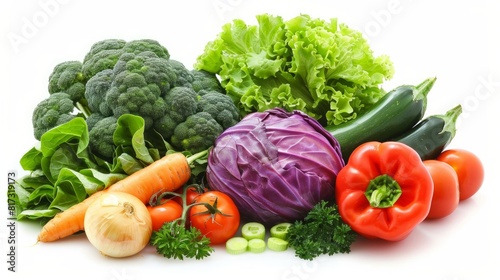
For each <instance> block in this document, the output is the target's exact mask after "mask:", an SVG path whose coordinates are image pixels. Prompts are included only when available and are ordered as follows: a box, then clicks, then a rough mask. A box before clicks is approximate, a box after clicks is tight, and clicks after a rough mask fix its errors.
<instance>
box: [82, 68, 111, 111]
mask: <svg viewBox="0 0 500 280" xmlns="http://www.w3.org/2000/svg"><path fill="white" fill-rule="evenodd" d="M112 81H113V70H111V69H106V70H103V71H101V72H99V73H97V74H96V75H95V76H93V77H92V78H90V79H89V80H88V81H87V84H86V85H85V99H87V106H88V107H89V109H90V111H91V112H93V113H94V114H96V113H99V114H101V115H103V116H111V115H113V111H112V110H111V108H110V107H109V106H108V104H107V103H106V102H104V100H105V98H106V93H107V92H108V90H109V88H110V87H111V82H112Z"/></svg>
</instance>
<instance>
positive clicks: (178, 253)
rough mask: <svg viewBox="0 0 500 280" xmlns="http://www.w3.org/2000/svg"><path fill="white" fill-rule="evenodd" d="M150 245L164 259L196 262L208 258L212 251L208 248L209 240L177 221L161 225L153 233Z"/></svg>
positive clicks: (197, 231)
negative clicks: (192, 260) (191, 259)
mask: <svg viewBox="0 0 500 280" xmlns="http://www.w3.org/2000/svg"><path fill="white" fill-rule="evenodd" d="M150 243H151V245H153V246H155V247H156V251H157V252H158V253H159V254H161V255H163V256H164V257H166V258H169V259H170V258H174V259H180V260H183V259H184V257H187V258H196V259H197V260H199V259H203V258H205V257H208V256H210V254H211V253H212V252H213V251H214V249H213V248H212V247H211V246H210V239H209V238H207V237H206V236H203V235H202V234H201V232H200V231H199V230H198V229H197V228H195V227H189V228H187V227H186V226H185V225H184V224H183V223H180V222H179V221H173V222H169V223H165V224H163V226H162V227H161V228H160V229H159V230H158V231H154V232H153V234H152V236H151V240H150Z"/></svg>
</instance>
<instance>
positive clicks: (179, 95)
mask: <svg viewBox="0 0 500 280" xmlns="http://www.w3.org/2000/svg"><path fill="white" fill-rule="evenodd" d="M197 103H198V95H197V94H196V92H195V91H194V90H193V89H192V88H188V87H174V88H172V89H171V90H170V91H169V92H168V93H167V94H166V95H165V105H166V108H167V114H169V115H170V116H171V117H172V119H173V120H174V121H176V122H177V123H180V122H183V121H185V120H186V118H187V117H189V116H191V115H193V114H195V113H196V112H197V108H198V106H197Z"/></svg>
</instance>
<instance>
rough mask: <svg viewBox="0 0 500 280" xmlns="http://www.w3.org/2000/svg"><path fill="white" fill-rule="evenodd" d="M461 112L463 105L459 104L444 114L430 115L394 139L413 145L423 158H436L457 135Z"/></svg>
mask: <svg viewBox="0 0 500 280" xmlns="http://www.w3.org/2000/svg"><path fill="white" fill-rule="evenodd" d="M461 113H462V106H460V105H458V106H456V107H454V108H453V109H451V110H449V111H447V112H446V113H445V114H444V115H433V116H429V117H427V118H425V119H423V120H422V121H420V122H419V123H418V124H417V125H416V126H414V127H413V128H412V129H410V130H409V131H407V132H405V133H403V134H402V135H400V136H398V137H396V138H394V139H392V140H394V141H398V142H401V143H404V144H406V145H408V146H410V147H412V148H413V149H414V150H415V151H417V153H418V154H419V155H420V158H421V159H422V160H428V159H436V158H437V157H438V156H439V154H440V153H441V152H442V151H443V150H444V148H446V146H448V144H450V142H451V140H452V139H453V138H454V137H455V133H456V121H457V119H458V116H459V115H460V114H461Z"/></svg>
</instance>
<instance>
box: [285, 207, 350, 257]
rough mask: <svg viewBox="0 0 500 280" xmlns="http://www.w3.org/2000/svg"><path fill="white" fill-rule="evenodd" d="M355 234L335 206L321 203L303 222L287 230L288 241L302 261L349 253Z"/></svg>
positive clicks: (294, 224)
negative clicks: (325, 255)
mask: <svg viewBox="0 0 500 280" xmlns="http://www.w3.org/2000/svg"><path fill="white" fill-rule="evenodd" d="M355 237H356V234H355V232H354V231H352V229H351V228H350V227H349V225H347V224H345V223H344V222H343V221H342V218H341V217H340V214H339V213H338V209H337V206H336V205H335V204H333V205H329V204H328V203H327V202H326V201H321V202H320V203H318V204H317V205H315V206H314V208H313V209H312V210H311V211H310V212H309V213H308V215H307V216H306V217H305V218H304V220H302V221H296V222H295V223H293V224H292V225H291V226H290V227H289V228H288V234H287V237H286V238H287V240H288V242H289V245H290V247H292V248H293V249H295V255H296V256H298V257H299V258H301V259H305V260H312V259H314V258H315V257H317V256H319V255H322V254H328V255H333V254H337V253H349V252H350V251H351V249H350V247H351V244H352V243H353V242H354V240H355Z"/></svg>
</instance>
